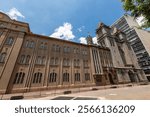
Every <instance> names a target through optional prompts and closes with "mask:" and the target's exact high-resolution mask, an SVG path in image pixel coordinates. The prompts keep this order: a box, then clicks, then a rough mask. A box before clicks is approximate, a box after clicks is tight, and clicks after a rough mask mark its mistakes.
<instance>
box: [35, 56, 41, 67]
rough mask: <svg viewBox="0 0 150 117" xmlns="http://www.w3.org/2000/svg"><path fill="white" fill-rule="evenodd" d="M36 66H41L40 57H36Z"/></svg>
mask: <svg viewBox="0 0 150 117" xmlns="http://www.w3.org/2000/svg"><path fill="white" fill-rule="evenodd" d="M36 64H39V65H41V64H42V58H41V56H38V57H37V61H36Z"/></svg>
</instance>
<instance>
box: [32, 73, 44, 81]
mask: <svg viewBox="0 0 150 117" xmlns="http://www.w3.org/2000/svg"><path fill="white" fill-rule="evenodd" d="M41 81H42V73H40V72H37V73H35V74H34V78H33V81H32V83H41Z"/></svg>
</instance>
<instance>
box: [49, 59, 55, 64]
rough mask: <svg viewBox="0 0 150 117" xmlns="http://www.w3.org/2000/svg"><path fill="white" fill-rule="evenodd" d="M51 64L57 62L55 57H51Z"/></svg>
mask: <svg viewBox="0 0 150 117" xmlns="http://www.w3.org/2000/svg"><path fill="white" fill-rule="evenodd" d="M50 64H51V65H54V64H55V59H54V57H52V58H51V61H50Z"/></svg>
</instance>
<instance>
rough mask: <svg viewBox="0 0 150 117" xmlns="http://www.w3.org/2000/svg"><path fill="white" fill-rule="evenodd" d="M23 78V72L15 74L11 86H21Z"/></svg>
mask: <svg viewBox="0 0 150 117" xmlns="http://www.w3.org/2000/svg"><path fill="white" fill-rule="evenodd" d="M24 77H25V73H23V72H18V73H16V76H15V79H14V82H13V84H22V83H23V81H24Z"/></svg>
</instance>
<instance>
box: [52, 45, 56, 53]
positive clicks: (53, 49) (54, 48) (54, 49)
mask: <svg viewBox="0 0 150 117" xmlns="http://www.w3.org/2000/svg"><path fill="white" fill-rule="evenodd" d="M52 51H54V52H56V45H55V44H53V46H52Z"/></svg>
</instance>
